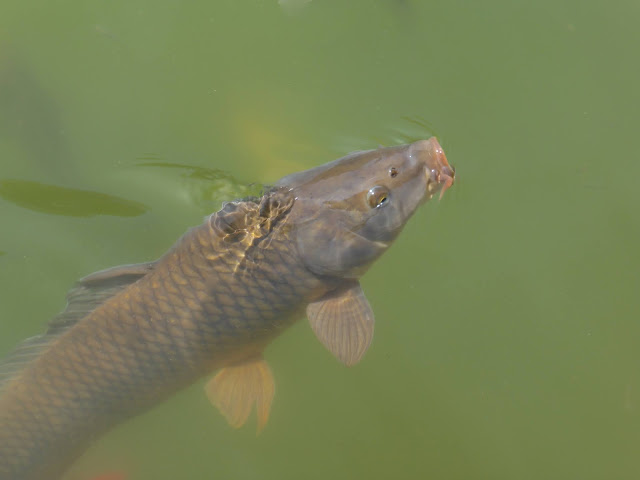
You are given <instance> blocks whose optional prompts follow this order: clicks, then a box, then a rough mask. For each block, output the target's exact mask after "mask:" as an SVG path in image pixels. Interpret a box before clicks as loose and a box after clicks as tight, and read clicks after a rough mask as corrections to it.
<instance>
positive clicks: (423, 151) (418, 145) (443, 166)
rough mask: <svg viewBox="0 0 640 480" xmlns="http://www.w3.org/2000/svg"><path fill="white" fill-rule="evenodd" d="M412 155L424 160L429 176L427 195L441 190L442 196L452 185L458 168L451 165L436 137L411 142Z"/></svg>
mask: <svg viewBox="0 0 640 480" xmlns="http://www.w3.org/2000/svg"><path fill="white" fill-rule="evenodd" d="M410 149H411V151H410V155H411V156H414V157H415V158H417V159H418V160H420V161H422V162H424V164H425V170H426V172H425V173H426V176H427V197H428V198H431V197H433V195H435V194H436V193H437V192H438V191H440V198H442V196H443V195H444V192H446V191H447V190H448V189H449V188H450V187H451V186H452V185H453V182H454V180H455V176H456V169H455V168H454V167H452V166H451V165H449V162H448V161H447V156H446V155H445V154H444V150H443V149H442V147H441V146H440V143H439V142H438V140H436V137H431V138H430V139H429V140H420V141H418V142H415V143H413V144H411V147H410Z"/></svg>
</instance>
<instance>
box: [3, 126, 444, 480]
mask: <svg viewBox="0 0 640 480" xmlns="http://www.w3.org/2000/svg"><path fill="white" fill-rule="evenodd" d="M390 171H394V172H395V173H397V172H398V171H401V172H403V174H401V175H396V174H394V175H392V176H391V177H389V172H390ZM396 177H398V178H396ZM452 182H453V171H452V170H451V169H450V168H449V166H448V163H447V162H446V158H445V157H444V153H443V152H442V150H441V148H440V146H439V144H438V143H437V141H436V140H435V139H431V140H428V141H421V142H416V143H415V144H412V145H405V146H399V147H391V148H387V149H379V150H375V151H369V152H360V153H356V154H352V155H349V156H347V157H345V158H344V159H342V160H338V161H335V162H332V163H330V164H327V165H325V166H322V167H318V168H316V169H311V170H308V171H306V172H301V173H300V174H294V175H291V176H289V177H285V178H284V179H283V180H281V181H280V182H279V183H278V184H277V185H276V187H274V188H272V189H270V190H268V191H266V192H265V193H264V195H263V196H262V197H253V198H249V199H245V200H240V201H236V202H229V203H226V204H224V205H223V207H222V209H221V210H220V211H219V212H217V213H214V214H213V215H211V216H210V217H209V218H207V219H206V220H205V222H204V223H203V224H202V225H200V226H199V227H195V228H193V229H191V230H190V231H188V232H187V233H186V234H185V235H184V236H183V237H182V238H181V239H180V240H179V241H178V242H177V243H176V245H175V246H174V247H173V248H172V249H171V250H170V251H169V252H168V253H167V254H165V255H164V256H163V257H162V258H160V259H159V260H157V261H156V262H151V263H148V264H140V265H128V266H123V267H115V268H114V269H110V270H106V271H103V272H98V273H96V274H93V275H90V276H88V277H85V278H84V279H83V280H81V281H80V282H79V283H78V285H77V286H76V287H75V288H74V289H73V290H72V291H71V292H70V293H69V294H68V296H67V300H68V305H67V309H66V310H65V311H64V312H62V313H61V314H60V315H59V316H58V317H56V318H54V320H52V322H51V324H50V327H49V330H48V332H47V333H45V334H44V335H42V336H39V337H35V338H33V339H30V340H27V341H25V343H24V344H23V345H21V346H19V347H18V348H17V349H16V352H15V353H14V354H13V355H10V356H9V357H8V358H7V360H6V362H5V363H4V364H3V365H0V480H45V479H46V480H53V479H55V478H58V477H59V476H60V475H61V474H62V473H63V472H64V471H65V470H66V469H67V468H68V466H69V465H70V464H71V463H72V462H73V460H74V459H75V458H76V457H77V456H78V455H80V454H81V453H82V452H83V451H84V450H86V448H87V447H88V446H89V445H90V444H91V442H92V441H93V440H94V439H96V438H98V437H99V436H100V435H101V434H102V433H104V432H105V431H106V430H108V429H110V428H111V427H113V426H114V425H116V424H117V423H119V422H122V421H123V420H125V419H127V418H129V417H132V416H134V415H136V414H138V413H140V412H142V411H144V410H145V409H147V408H149V407H150V406H152V405H154V404H156V403H158V402H160V401H162V400H164V399H166V398H167V397H168V396H170V395H171V394H172V393H173V392H175V391H177V390H178V389H180V388H182V387H185V386H187V385H189V384H191V383H193V382H194V381H196V380H197V379H198V378H200V377H202V376H203V375H205V374H207V373H209V372H213V371H215V370H217V369H219V371H218V373H217V375H216V376H215V377H214V378H213V380H211V381H210V382H209V383H208V384H207V387H206V392H207V395H208V396H209V399H210V400H211V401H212V403H213V404H214V405H215V406H216V407H217V408H218V409H219V410H220V411H221V413H222V414H223V415H224V416H225V417H226V418H227V420H228V421H229V422H230V423H231V424H232V425H233V426H235V427H239V426H240V425H242V424H243V423H244V422H245V421H246V419H247V416H248V415H249V413H250V411H251V409H252V408H253V405H255V406H256V410H257V416H258V428H259V429H260V428H262V427H263V426H264V424H265V423H266V420H267V418H268V414H269V408H270V405H271V399H272V398H273V393H274V385H273V377H272V374H271V371H270V369H269V367H268V366H267V365H266V363H265V362H264V360H263V359H262V356H261V354H262V351H263V349H264V347H265V346H266V345H267V344H268V343H269V342H270V341H271V340H272V339H273V338H274V337H275V336H277V335H278V334H279V333H281V332H282V331H283V330H284V329H285V328H286V327H288V326H289V325H291V324H292V323H293V322H294V321H295V320H297V319H298V318H300V317H301V316H303V314H304V312H305V309H306V312H307V316H308V318H309V322H310V324H311V326H312V328H313V329H314V332H315V333H316V336H317V337H318V339H319V340H320V341H321V342H322V343H323V344H324V345H325V346H326V347H327V348H328V349H329V350H330V351H331V352H332V353H333V354H334V355H335V356H336V357H337V358H338V359H340V360H341V361H343V362H344V363H345V364H347V365H352V364H354V363H356V362H357V361H359V360H360V358H361V357H362V355H363V354H364V352H365V351H366V349H367V348H368V346H369V343H370V342H371V338H372V334H373V313H372V312H371V309H370V306H369V304H368V302H367V301H366V298H365V297H364V294H363V292H362V290H361V288H360V285H359V283H358V282H357V278H358V277H359V276H360V275H361V274H362V273H363V272H364V271H365V270H366V268H367V267H368V266H369V265H370V264H371V263H372V262H373V261H375V259H376V258H378V257H379V255H380V254H381V253H382V252H384V251H385V250H386V248H387V247H388V246H389V245H390V243H391V242H392V240H393V239H394V238H395V236H396V235H397V234H398V233H399V232H400V230H401V229H402V227H403V226H404V224H405V222H406V220H407V219H408V217H409V216H410V215H411V214H412V213H413V211H414V210H415V209H416V208H417V207H418V205H419V204H420V203H422V202H423V201H424V199H425V198H427V199H428V198H431V197H432V196H433V195H434V194H435V193H436V192H437V191H439V190H440V189H442V188H447V187H448V186H449V185H451V183H452ZM337 187H339V188H337ZM372 187H375V188H372ZM381 191H382V192H383V193H384V194H385V195H387V196H385V197H384V198H383V197H377V196H376V195H377V193H376V192H381ZM385 192H393V198H394V202H391V203H390V202H387V201H386V200H387V197H388V193H385ZM342 194H344V195H345V197H344V198H337V199H336V196H339V195H342ZM382 200H384V201H382ZM383 203H384V208H382V204H383ZM370 235H373V237H372V238H369V236H370Z"/></svg>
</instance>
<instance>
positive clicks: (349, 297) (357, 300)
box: [307, 281, 374, 366]
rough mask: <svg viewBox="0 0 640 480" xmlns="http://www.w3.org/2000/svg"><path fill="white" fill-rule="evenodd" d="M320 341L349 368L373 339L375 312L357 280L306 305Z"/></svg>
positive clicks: (308, 315)
mask: <svg viewBox="0 0 640 480" xmlns="http://www.w3.org/2000/svg"><path fill="white" fill-rule="evenodd" d="M307 317H308V318H309V323H310V324H311V328H312V329H313V331H314V332H315V334H316V336H317V337H318V340H320V342H322V344H323V345H324V346H325V347H327V348H328V349H329V351H330V352H331V353H333V354H334V355H335V356H336V357H337V358H338V360H340V361H341V362H342V363H344V364H345V365H347V366H351V365H355V364H356V363H358V362H359V361H360V359H361V358H362V356H363V355H364V354H365V352H366V351H367V348H369V345H370V344H371V340H372V339H373V325H374V318H373V311H372V310H371V306H370V305H369V302H368V301H367V298H366V297H365V296H364V292H363V291H362V288H361V287H360V284H359V283H358V282H357V281H353V282H349V283H348V284H347V285H346V286H345V287H342V288H339V289H337V290H334V291H333V292H331V293H328V294H327V295H325V296H324V297H322V298H320V299H319V300H317V301H315V302H313V303H310V304H309V305H308V306H307Z"/></svg>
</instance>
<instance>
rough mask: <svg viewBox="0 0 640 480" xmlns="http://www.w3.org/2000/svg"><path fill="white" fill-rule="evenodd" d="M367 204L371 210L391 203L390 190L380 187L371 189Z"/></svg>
mask: <svg viewBox="0 0 640 480" xmlns="http://www.w3.org/2000/svg"><path fill="white" fill-rule="evenodd" d="M367 202H368V203H369V206H370V207H371V208H379V207H382V206H383V205H386V204H387V203H389V190H388V189H387V188H385V187H382V186H380V185H376V186H375V187H373V188H371V189H370V190H369V192H368V193H367Z"/></svg>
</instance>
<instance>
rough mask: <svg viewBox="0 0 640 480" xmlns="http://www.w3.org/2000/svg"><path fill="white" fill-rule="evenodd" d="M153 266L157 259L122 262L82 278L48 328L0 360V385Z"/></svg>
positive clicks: (0, 387) (149, 270)
mask: <svg viewBox="0 0 640 480" xmlns="http://www.w3.org/2000/svg"><path fill="white" fill-rule="evenodd" d="M154 267H155V262H148V263H138V264H134V265H121V266H119V267H113V268H109V269H107V270H101V271H99V272H96V273H92V274H91V275H88V276H86V277H84V278H82V279H80V280H79V281H78V283H77V284H76V285H75V286H74V287H73V288H72V289H71V290H70V291H69V293H67V307H66V308H65V309H64V311H62V312H61V313H59V314H58V315H56V316H55V317H53V319H51V321H50V322H49V325H48V328H47V331H46V332H45V333H43V334H42V335H37V336H35V337H31V338H28V339H26V340H25V341H23V342H22V343H20V344H19V345H18V346H17V347H16V348H15V350H13V352H11V353H9V355H7V357H5V358H4V359H3V360H2V361H0V389H2V387H3V386H4V385H6V384H7V383H8V382H9V380H10V379H11V378H12V377H13V376H14V375H15V374H16V373H17V372H19V371H20V370H22V368H23V367H24V366H25V365H26V364H27V363H29V362H30V361H31V360H33V359H34V358H37V357H38V356H39V355H40V354H42V352H43V351H44V350H46V349H47V348H48V347H49V345H51V343H52V342H53V341H54V340H55V339H56V338H58V337H59V336H60V335H62V334H63V333H64V332H65V331H67V330H68V329H69V328H71V327H72V326H73V325H75V324H76V323H77V322H79V321H80V320H81V319H83V318H84V317H85V316H86V315H87V314H88V313H90V312H91V311H93V310H94V309H95V308H96V307H97V306H98V305H100V304H102V303H104V302H105V301H106V300H108V299H109V298H111V297H113V296H114V295H116V294H117V293H119V292H120V291H122V290H124V289H125V288H126V287H127V286H129V285H131V284H132V283H135V282H137V281H138V280H139V279H141V278H142V277H144V276H145V275H146V274H148V273H149V272H151V271H152V270H153V268H154Z"/></svg>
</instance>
